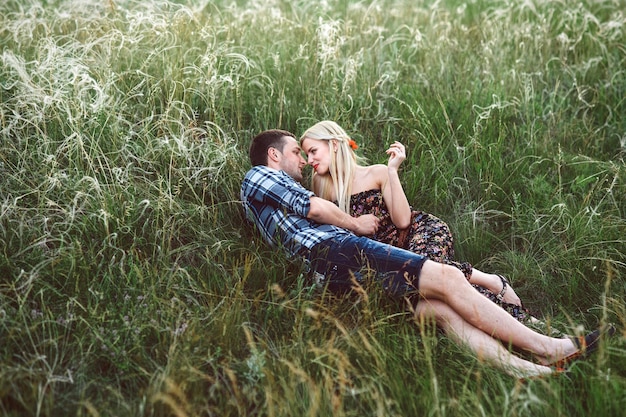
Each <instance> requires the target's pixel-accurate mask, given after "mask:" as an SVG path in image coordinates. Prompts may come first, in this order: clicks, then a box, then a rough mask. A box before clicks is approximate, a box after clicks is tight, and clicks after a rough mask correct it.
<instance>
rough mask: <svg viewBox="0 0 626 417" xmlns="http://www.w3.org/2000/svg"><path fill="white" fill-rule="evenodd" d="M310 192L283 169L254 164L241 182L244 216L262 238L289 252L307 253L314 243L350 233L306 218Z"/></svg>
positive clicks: (311, 194)
mask: <svg viewBox="0 0 626 417" xmlns="http://www.w3.org/2000/svg"><path fill="white" fill-rule="evenodd" d="M313 195H314V194H313V192H312V191H309V190H307V189H306V188H304V187H303V186H302V185H301V184H300V183H298V182H297V181H296V180H294V179H293V178H292V177H291V176H289V175H288V174H286V173H285V172H283V171H278V170H275V169H272V168H269V167H266V166H262V165H259V166H255V167H253V168H252V169H251V170H250V171H248V172H247V174H246V176H245V177H244V179H243V183H242V184H241V201H242V203H243V207H244V210H245V212H246V217H247V218H248V220H250V221H251V222H252V223H254V224H255V225H256V226H257V228H258V229H259V231H260V232H261V234H262V236H263V238H264V239H265V240H266V241H267V242H268V243H269V244H270V245H272V246H274V247H283V248H284V249H286V250H287V252H288V253H290V254H291V255H304V256H306V255H308V252H309V251H310V250H311V249H312V248H313V247H314V246H315V245H317V244H318V243H320V242H323V241H325V240H327V239H331V238H334V237H338V236H346V235H349V234H351V232H349V231H347V230H345V229H342V228H340V227H336V226H332V225H329V224H320V223H316V222H314V221H313V220H309V219H307V218H306V216H307V214H308V213H309V210H310V208H311V196H313Z"/></svg>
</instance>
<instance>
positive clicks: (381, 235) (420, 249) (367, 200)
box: [350, 190, 530, 321]
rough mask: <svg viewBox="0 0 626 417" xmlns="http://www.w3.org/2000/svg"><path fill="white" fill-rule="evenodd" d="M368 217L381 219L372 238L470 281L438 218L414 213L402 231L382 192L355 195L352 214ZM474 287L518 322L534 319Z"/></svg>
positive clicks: (468, 270) (468, 266) (469, 269)
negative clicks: (444, 266)
mask: <svg viewBox="0 0 626 417" xmlns="http://www.w3.org/2000/svg"><path fill="white" fill-rule="evenodd" d="M364 214H373V215H375V216H376V217H378V218H379V219H380V224H379V227H378V231H377V232H376V233H375V234H374V235H373V236H370V237H371V238H372V239H374V240H377V241H379V242H383V243H388V244H391V245H393V246H397V247H400V248H403V249H407V250H410V251H411V252H414V253H417V254H419V255H423V256H426V257H427V258H428V259H431V260H433V261H436V262H441V263H445V264H448V265H453V266H455V267H457V268H458V269H460V270H461V271H462V272H463V274H464V275H465V277H466V278H467V279H469V277H470V276H471V275H472V269H473V268H472V265H471V264H470V263H468V262H458V261H456V260H454V239H453V238H452V233H451V232H450V229H449V227H448V225H447V224H446V223H445V222H444V221H442V220H441V219H439V218H438V217H436V216H434V215H432V214H429V213H424V212H423V211H416V210H413V211H412V212H411V225H410V226H409V227H408V228H406V229H404V230H399V229H398V228H397V227H396V226H395V225H394V224H393V222H392V221H391V215H390V214H389V211H388V210H387V206H386V205H385V202H384V200H383V194H382V192H381V191H380V190H369V191H363V192H361V193H357V194H353V195H352V196H351V198H350V215H352V216H355V217H358V216H362V215H364ZM472 286H473V287H474V288H476V290H477V291H479V292H480V293H481V294H483V295H484V296H485V297H487V298H489V299H490V300H491V301H493V302H494V303H496V304H498V305H499V306H501V307H502V308H504V309H505V310H506V311H507V312H509V314H511V315H512V316H513V317H515V318H516V319H517V320H519V321H525V320H526V319H528V318H530V314H529V312H528V310H527V309H526V308H524V307H520V306H518V305H515V304H510V303H507V302H504V301H501V300H499V299H498V298H497V297H496V294H495V293H493V292H492V291H491V290H489V289H487V288H485V287H482V286H480V285H476V284H472Z"/></svg>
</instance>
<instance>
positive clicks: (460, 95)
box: [0, 0, 626, 417]
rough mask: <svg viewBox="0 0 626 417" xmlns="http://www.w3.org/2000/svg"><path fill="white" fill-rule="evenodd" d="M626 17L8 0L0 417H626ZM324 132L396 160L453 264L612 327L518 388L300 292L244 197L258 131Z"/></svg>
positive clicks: (1, 175)
mask: <svg viewBox="0 0 626 417" xmlns="http://www.w3.org/2000/svg"><path fill="white" fill-rule="evenodd" d="M624 6H625V4H624V2H623V1H621V0H613V1H611V0H584V1H570V0H561V1H555V2H544V1H539V0H535V1H532V0H529V1H504V0H487V1H476V0H474V1H469V2H460V1H453V0H443V1H434V0H433V1H430V0H429V1H413V0H379V1H376V0H373V1H370V2H366V1H348V0H327V1H320V2H317V1H302V0H296V1H284V0H267V1H261V0H253V1H245V0H232V1H225V0H224V1H222V0H215V1H209V0H191V1H188V2H184V1H167V0H164V1H160V0H147V1H142V0H128V1H126V0H108V1H95V0H75V1H71V0H67V1H64V0H4V1H3V2H0V415H3V416H73V415H75V416H103V417H104V416H129V417H130V416H220V417H226V416H268V417H279V416H359V417H361V416H385V417H387V416H438V417H443V416H531V415H532V416H550V417H553V416H621V415H622V413H623V410H624V407H626V396H625V395H624V392H626V330H625V329H626V303H625V302H624V294H625V293H626V264H625V262H626V237H625V236H626V165H625V163H624V155H625V153H626V118H624V115H625V114H626V99H625V97H626V15H625V11H626V8H625V7H624ZM322 119H332V120H336V121H337V122H339V123H340V124H341V125H342V126H343V127H344V128H345V129H346V130H347V131H348V132H349V133H350V134H352V135H353V137H354V139H355V140H356V141H357V142H358V143H359V145H360V148H359V152H361V154H362V155H363V156H365V157H367V158H368V159H369V161H371V162H382V163H384V162H385V159H386V155H385V154H384V149H386V145H388V144H389V143H390V142H391V141H393V140H400V141H402V142H403V143H404V144H405V145H406V146H407V149H408V157H407V160H406V161H405V163H404V164H403V169H402V172H401V178H402V181H403V183H404V185H405V190H406V192H407V195H408V197H409V201H410V203H411V204H412V205H413V206H414V207H415V208H417V209H421V210H425V211H429V212H432V213H434V214H436V215H437V216H439V217H441V218H443V219H445V220H446V222H447V223H448V224H449V225H450V227H451V228H452V230H453V232H454V234H455V237H456V244H457V248H456V250H457V255H458V258H459V259H464V260H468V261H470V262H472V263H473V264H474V265H475V266H477V267H479V268H480V269H481V270H484V271H494V272H498V273H502V274H504V275H506V276H507V277H509V279H510V281H511V282H512V285H513V286H514V287H515V289H516V292H517V293H518V295H520V297H521V298H522V299H523V300H524V302H525V304H526V305H527V306H528V307H529V308H530V309H531V310H532V311H533V312H534V313H535V314H536V315H538V316H539V317H541V318H542V319H544V320H545V321H546V322H547V323H548V324H549V325H550V326H551V327H553V328H555V329H557V330H559V331H562V332H563V333H565V334H571V333H574V332H578V331H582V329H583V328H584V329H591V328H594V327H595V326H597V325H598V324H606V323H609V322H613V323H615V324H616V327H617V329H618V333H617V335H616V337H614V338H612V339H611V340H610V341H609V342H608V343H604V344H603V345H602V346H601V348H600V350H599V352H598V353H596V354H595V355H594V356H593V357H591V358H589V359H587V360H585V361H581V362H578V363H577V364H576V365H575V366H574V367H573V368H572V370H571V372H570V373H568V374H567V375H565V376H560V377H555V378H548V379H542V380H533V381H526V382H520V381H518V380H516V379H514V378H512V377H510V376H508V375H506V374H505V373H503V372H502V371H501V370H499V369H496V368H493V367H491V366H489V365H488V364H486V363H483V362H481V361H480V360H479V359H478V358H476V357H475V356H473V355H472V354H471V353H470V352H469V351H467V350H466V349H465V348H463V347H461V346H458V345H456V344H454V343H453V342H452V341H450V340H449V339H447V338H445V337H444V336H442V335H441V334H440V333H439V332H437V331H436V329H435V328H434V327H433V326H432V325H431V324H430V323H420V322H415V321H414V320H413V319H412V318H411V315H410V314H408V313H406V314H405V313H403V312H402V309H400V308H398V306H397V305H396V304H394V303H393V302H391V301H390V300H388V299H386V298H385V297H384V296H381V295H380V294H377V293H370V294H367V293H365V294H362V295H361V296H360V297H355V298H348V299H335V298H332V297H329V296H327V295H324V294H322V293H320V292H319V291H317V290H315V289H314V288H313V287H311V285H310V283H309V282H308V281H307V279H306V275H305V274H304V271H303V267H302V265H301V264H300V263H298V262H294V261H288V260H286V259H285V258H284V256H283V255H282V254H281V253H278V252H275V251H273V250H271V249H270V248H269V247H268V246H267V245H265V244H264V243H263V242H262V241H261V240H259V238H258V236H257V235H256V233H255V232H254V231H253V230H252V229H251V227H250V226H249V225H247V224H246V223H245V221H244V218H243V213H242V210H241V205H240V203H239V201H238V200H239V187H240V183H241V179H242V177H243V175H244V173H245V172H246V171H247V170H248V169H249V162H248V156H247V150H248V146H249V143H250V140H251V138H252V136H253V135H255V134H256V133H258V132H260V131H261V130H263V129H267V128H283V129H287V130H290V131H292V132H294V133H295V134H296V135H299V134H301V133H302V132H303V131H304V130H305V129H306V128H307V127H309V126H310V125H312V124H313V123H315V122H317V121H319V120H322ZM308 172H310V171H308V170H307V173H308ZM544 330H545V331H549V330H550V328H547V329H544Z"/></svg>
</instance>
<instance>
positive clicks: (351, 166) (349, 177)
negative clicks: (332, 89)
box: [300, 120, 365, 214]
mask: <svg viewBox="0 0 626 417" xmlns="http://www.w3.org/2000/svg"><path fill="white" fill-rule="evenodd" d="M306 138H309V139H317V140H327V141H328V142H329V143H328V145H329V146H328V147H329V149H330V165H329V168H328V173H329V175H328V174H327V175H319V174H316V173H313V177H314V178H317V181H319V182H318V183H317V184H316V181H311V184H312V187H313V192H314V193H315V194H316V195H317V196H319V197H322V198H324V199H326V200H330V199H331V198H332V191H333V190H334V191H335V197H336V199H337V204H338V205H339V208H340V209H341V210H343V211H345V212H346V213H348V214H350V196H351V194H352V193H351V191H352V181H353V179H354V172H355V171H356V167H357V166H359V165H360V164H363V163H365V159H364V158H362V157H360V156H359V155H357V154H356V153H355V152H354V149H356V143H355V142H354V141H353V140H352V139H351V138H350V137H349V136H348V134H347V133H346V132H345V130H343V129H342V128H341V127H340V126H339V125H338V124H337V123H335V122H333V121H330V120H323V121H321V122H318V123H316V124H314V125H313V126H311V127H310V128H308V129H307V131H306V132H304V133H303V134H302V136H301V137H300V144H301V145H302V142H303V141H304V139H306ZM333 141H335V143H336V144H337V150H335V147H334V146H332V144H333Z"/></svg>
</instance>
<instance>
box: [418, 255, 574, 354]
mask: <svg viewBox="0 0 626 417" xmlns="http://www.w3.org/2000/svg"><path fill="white" fill-rule="evenodd" d="M419 291H420V295H421V296H422V297H423V298H425V299H427V300H428V299H435V300H440V301H442V302H444V303H445V304H447V305H448V306H450V307H451V308H452V309H453V310H454V311H455V312H456V313H457V314H458V315H459V316H461V318H463V319H464V320H465V321H466V322H468V323H470V324H471V325H473V326H474V327H476V328H478V329H480V330H482V331H483V332H485V333H487V335H491V336H493V337H494V338H496V339H499V340H501V341H503V342H505V343H511V344H512V345H513V346H516V347H517V348H520V349H524V350H527V351H529V352H532V353H534V354H536V355H537V356H539V357H541V358H543V362H544V363H546V364H549V363H552V362H554V361H555V360H558V359H561V358H563V357H565V356H567V355H569V354H572V353H574V352H576V351H577V350H578V348H577V347H576V346H575V345H574V342H573V341H572V340H570V339H569V338H565V339H556V338H553V337H549V336H546V335H542V334H540V333H537V332H535V331H533V330H531V329H530V328H528V327H526V326H524V325H523V324H522V323H520V322H519V321H517V320H516V319H515V318H513V317H512V316H511V315H509V314H508V313H507V312H505V311H504V310H503V309H501V308H500V307H498V306H497V305H495V304H494V303H492V302H491V301H489V300H488V299H487V298H485V297H484V296H482V295H481V294H479V293H478V291H476V290H474V288H473V287H472V286H471V285H470V284H469V283H468V282H467V280H466V279H465V277H464V276H463V274H462V273H461V272H460V271H459V270H458V269H456V268H455V267H452V266H449V265H444V264H439V263H436V262H432V261H426V262H425V263H424V266H423V267H422V271H421V274H420V279H419Z"/></svg>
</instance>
